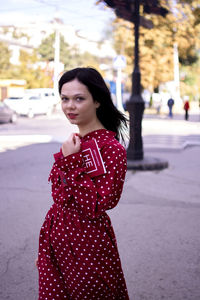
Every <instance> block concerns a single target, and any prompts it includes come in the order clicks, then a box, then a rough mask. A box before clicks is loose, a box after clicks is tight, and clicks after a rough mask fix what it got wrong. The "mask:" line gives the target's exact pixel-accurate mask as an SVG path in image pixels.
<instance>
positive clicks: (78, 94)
mask: <svg viewBox="0 0 200 300" xmlns="http://www.w3.org/2000/svg"><path fill="white" fill-rule="evenodd" d="M77 96H84V94H83V93H77V94H74V95H72V96H71V97H77ZM61 97H69V96H68V95H65V94H61Z"/></svg>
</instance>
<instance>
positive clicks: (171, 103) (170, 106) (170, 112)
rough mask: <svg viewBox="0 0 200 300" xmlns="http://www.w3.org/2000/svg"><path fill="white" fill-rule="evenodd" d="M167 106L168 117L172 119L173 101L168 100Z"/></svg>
mask: <svg viewBox="0 0 200 300" xmlns="http://www.w3.org/2000/svg"><path fill="white" fill-rule="evenodd" d="M167 105H168V107H169V117H170V118H172V117H173V111H172V109H173V105H174V99H172V98H170V99H169V100H168V101H167Z"/></svg>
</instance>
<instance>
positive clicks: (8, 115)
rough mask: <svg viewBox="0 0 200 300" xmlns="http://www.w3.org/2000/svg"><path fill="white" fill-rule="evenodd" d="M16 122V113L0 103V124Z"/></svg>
mask: <svg viewBox="0 0 200 300" xmlns="http://www.w3.org/2000/svg"><path fill="white" fill-rule="evenodd" d="M16 120H17V114H16V112H15V111H14V110H12V109H11V108H10V107H8V106H7V105H6V104H5V103H4V102H2V101H0V123H9V122H11V123H14V122H16Z"/></svg>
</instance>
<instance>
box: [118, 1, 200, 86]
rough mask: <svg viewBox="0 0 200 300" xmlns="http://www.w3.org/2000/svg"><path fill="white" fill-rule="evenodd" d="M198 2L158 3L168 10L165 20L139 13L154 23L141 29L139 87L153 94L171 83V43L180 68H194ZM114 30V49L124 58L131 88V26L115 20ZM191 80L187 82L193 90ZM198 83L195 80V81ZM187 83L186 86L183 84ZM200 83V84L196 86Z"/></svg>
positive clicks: (199, 42) (198, 36) (198, 35)
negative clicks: (160, 87)
mask: <svg viewBox="0 0 200 300" xmlns="http://www.w3.org/2000/svg"><path fill="white" fill-rule="evenodd" d="M198 3H199V1H198V0H191V1H181V0H180V1H176V7H175V6H174V5H175V1H173V0H168V1H167V0H161V1H160V4H161V6H163V7H166V8H167V9H168V10H169V13H168V14H167V16H166V17H165V18H163V17H161V16H158V15H148V14H143V13H142V10H141V14H143V16H144V17H145V18H147V19H149V20H151V21H152V22H153V24H154V27H153V29H146V28H144V27H142V26H140V40H139V43H140V70H141V75H142V76H141V80H142V82H141V83H142V87H143V88H147V89H149V90H150V91H153V90H154V88H155V87H157V86H159V84H161V83H163V82H167V81H170V80H173V77H174V74H173V71H174V61H173V59H174V57H173V55H174V53H173V52H174V51H173V48H174V44H175V43H176V44H177V45H178V50H179V60H180V67H181V66H188V67H189V66H192V65H194V68H193V72H195V71H194V69H195V66H196V63H197V62H198V60H199V57H198V50H199V48H200V13H199V11H200V7H199V4H198ZM112 27H113V46H114V48H115V50H116V51H117V53H118V54H123V55H125V56H126V59H127V67H126V70H125V72H126V73H127V74H130V75H129V80H127V81H126V85H127V86H128V88H129V90H130V87H131V74H132V72H133V65H134V26H133V25H132V24H131V23H130V22H126V21H124V20H122V19H118V18H116V19H115V21H114V22H113V24H112ZM193 82H194V81H193V80H189V81H187V84H188V85H190V87H191V88H192V84H193ZM196 83H197V81H196ZM185 84H186V83H185ZM198 84H200V83H198Z"/></svg>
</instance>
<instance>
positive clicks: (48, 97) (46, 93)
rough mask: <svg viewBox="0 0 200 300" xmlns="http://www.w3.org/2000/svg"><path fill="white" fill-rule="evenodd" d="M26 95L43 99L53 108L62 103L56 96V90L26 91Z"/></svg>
mask: <svg viewBox="0 0 200 300" xmlns="http://www.w3.org/2000/svg"><path fill="white" fill-rule="evenodd" d="M25 95H28V96H31V95H32V96H38V97H41V98H42V99H44V101H48V102H49V103H51V104H52V105H53V106H56V105H57V104H58V102H59V101H60V97H59V95H55V93H54V89H52V88H37V89H26V90H25Z"/></svg>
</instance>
